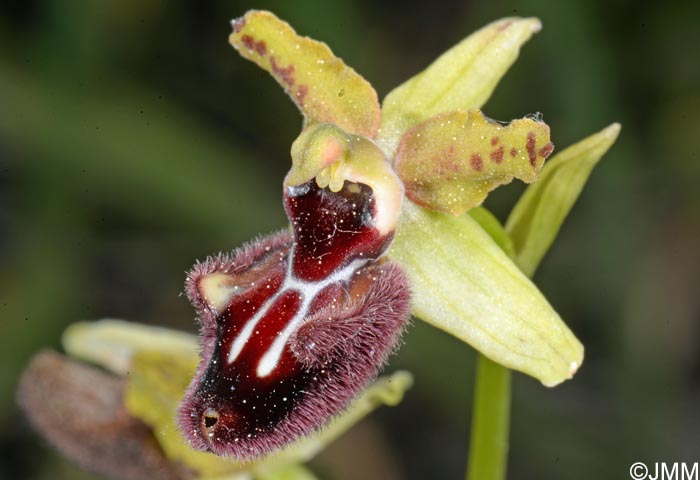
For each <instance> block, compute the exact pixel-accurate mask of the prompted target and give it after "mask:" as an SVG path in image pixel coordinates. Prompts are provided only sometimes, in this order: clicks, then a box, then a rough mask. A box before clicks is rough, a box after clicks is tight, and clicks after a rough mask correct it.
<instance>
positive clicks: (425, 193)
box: [394, 110, 554, 215]
mask: <svg viewBox="0 0 700 480" xmlns="http://www.w3.org/2000/svg"><path fill="white" fill-rule="evenodd" d="M553 149H554V146H553V145H552V143H551V142H550V141H549V127H548V126H547V125H546V124H545V123H543V122H541V121H539V120H537V119H535V118H530V117H526V118H522V119H518V120H513V121H512V122H511V123H509V124H508V125H502V124H500V123H498V122H496V121H493V120H491V119H489V118H487V117H486V116H484V114H483V113H481V111H480V110H470V111H469V112H466V111H461V110H459V111H453V112H448V113H442V114H439V115H436V116H434V117H431V118H429V119H428V120H425V121H423V122H421V123H419V124H418V125H416V126H414V127H411V128H410V129H409V130H408V131H407V132H406V133H405V134H404V136H403V137H402V138H401V143H400V144H399V147H398V150H397V152H396V158H395V160H394V168H395V169H396V172H397V173H398V175H399V177H400V178H401V180H403V182H404V185H405V187H406V196H407V197H408V198H410V199H411V200H413V201H414V202H415V203H417V204H419V205H421V206H422V207H425V208H428V209H430V210H438V211H440V212H444V213H450V214H452V215H461V214H462V213H464V212H466V211H467V210H469V209H470V208H473V207H476V206H478V205H480V204H481V203H482V202H483V201H484V200H485V199H486V196H487V195H488V193H489V192H490V191H491V190H493V189H494V188H496V187H497V186H499V185H503V184H506V183H509V182H511V181H512V180H513V178H514V177H515V178H518V179H520V180H522V181H524V182H526V183H531V182H534V181H535V180H536V179H537V174H538V173H539V171H540V169H541V168H542V165H543V163H544V160H545V159H546V158H547V156H549V154H550V153H552V150H553Z"/></svg>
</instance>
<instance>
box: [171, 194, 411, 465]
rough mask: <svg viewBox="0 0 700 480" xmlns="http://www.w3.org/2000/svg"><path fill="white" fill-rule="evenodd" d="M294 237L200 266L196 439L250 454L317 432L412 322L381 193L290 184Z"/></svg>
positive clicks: (188, 403)
mask: <svg viewBox="0 0 700 480" xmlns="http://www.w3.org/2000/svg"><path fill="white" fill-rule="evenodd" d="M285 207H286V210H287V215H288V216H289V219H290V221H291V223H292V228H293V234H289V233H286V232H282V233H278V234H275V235H271V236H268V237H264V238H261V239H259V240H256V241H255V242H253V243H252V244H251V245H249V246H247V247H244V248H242V249H239V250H237V251H236V252H234V253H233V254H232V255H231V256H226V255H222V256H219V257H216V258H210V259H208V260H207V261H205V262H204V263H199V264H197V265H195V267H194V269H193V270H192V271H191V272H190V274H189V275H188V279H187V294H188V296H189V298H190V300H191V301H192V303H193V304H194V306H195V308H196V309H197V311H198V313H199V318H200V323H201V325H202V336H201V342H202V347H203V351H202V360H201V363H200V366H199V368H198V370H197V375H196V376H195V378H194V380H193V381H192V383H191V385H190V387H189V389H188V391H187V394H186V396H185V399H184V401H183V403H182V405H181V408H180V425H181V428H182V429H183V431H184V433H185V435H186V436H187V438H189V440H190V442H191V444H192V445H193V446H194V447H196V448H199V449H202V450H208V451H211V452H214V453H216V454H219V455H231V456H234V457H237V458H239V459H250V458H254V457H257V456H260V455H264V454H267V453H269V452H271V451H272V450H274V449H276V448H279V447H281V446H284V445H286V444H287V443H289V442H291V441H292V440H294V439H296V438H298V437H300V436H302V435H305V434H308V433H311V432H313V431H314V430H315V429H317V428H318V427H320V426H321V425H323V424H324V423H325V422H327V421H328V420H329V419H330V418H331V417H332V416H333V415H335V414H337V413H339V411H340V410H341V409H343V408H345V407H346V406H347V404H348V402H349V401H350V400H352V398H353V397H354V395H355V394H356V393H357V392H358V391H359V390H361V389H362V388H364V387H365V386H366V385H367V384H368V383H369V382H370V381H371V380H372V379H373V378H374V376H375V375H376V374H377V370H378V369H379V368H380V367H381V366H382V365H383V364H384V363H385V362H386V359H387V357H388V355H389V354H390V353H391V351H392V350H393V349H394V348H395V346H396V344H397V342H398V340H399V337H400V335H401V332H402V330H403V328H404V326H405V325H406V323H407V321H408V318H409V313H410V308H409V296H410V294H409V287H408V281H407V278H406V276H405V274H404V273H403V271H402V270H401V269H400V267H398V266H397V265H395V264H392V263H390V262H386V261H383V260H380V256H381V255H382V254H383V253H384V251H385V250H386V248H387V247H388V245H389V243H390V241H391V236H392V234H391V233H389V234H387V235H380V233H379V232H378V230H377V229H376V228H375V227H374V218H375V216H376V209H377V206H376V205H375V198H374V196H373V193H372V189H371V188H369V187H368V186H366V185H363V184H359V183H350V182H345V185H344V187H343V188H342V189H341V190H340V191H339V192H337V193H334V192H331V191H330V190H328V189H325V188H324V189H322V188H319V187H318V186H317V185H316V182H315V181H313V180H312V181H310V182H307V183H305V184H303V185H299V186H295V187H288V188H287V191H286V192H285Z"/></svg>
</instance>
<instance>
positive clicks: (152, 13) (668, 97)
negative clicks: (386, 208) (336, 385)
mask: <svg viewBox="0 0 700 480" xmlns="http://www.w3.org/2000/svg"><path fill="white" fill-rule="evenodd" d="M699 5H700V3H699V2H691V1H681V0H670V1H666V2H648V3H641V2H622V1H615V0H595V1H589V0H576V1H567V2H545V1H543V0H531V1H517V0H498V1H491V2H475V1H463V2H424V1H417V0H405V1H404V2H402V3H401V4H400V5H399V6H396V4H395V3H379V2H376V1H370V0H362V1H349V0H342V1H335V2H328V1H315V2H311V1H303V2H302V1H295V2H288V1H282V0H278V1H260V2H246V1H238V0H228V1H210V2H195V1H187V2H165V1H163V0H141V1H138V2H136V1H127V2H125V1H117V0H109V1H108V0H104V1H78V0H44V1H22V0H14V1H4V2H3V3H2V5H1V6H0V261H1V263H2V268H0V339H2V340H1V342H2V344H1V345H2V348H0V478H2V479H74V478H75V479H88V478H94V477H92V476H90V475H88V474H85V473H81V472H80V471H79V470H78V469H77V468H76V467H74V466H72V465H71V464H70V463H69V462H67V461H66V460H64V459H62V458H61V457H60V456H58V455H57V454H55V453H54V452H53V450H52V449H51V448H50V447H48V446H47V445H46V443H45V442H44V441H43V440H41V439H40V438H39V437H38V436H37V435H35V434H34V433H33V432H32V431H31V430H30V429H29V427H28V425H27V423H26V422H25V421H24V420H23V418H22V417H21V415H20V414H19V412H18V409H17V407H16V406H15V402H14V388H15V385H16V381H17V378H18V375H19V372H20V371H21V369H22V367H23V365H25V364H26V362H27V361H28V359H29V358H30V356H31V355H32V354H33V353H34V352H36V351H37V350H39V349H40V348H43V347H54V348H59V343H58V342H59V337H60V334H61V332H62V330H63V329H64V327H65V326H66V325H67V324H69V323H71V322H74V321H76V320H84V319H96V318H101V317H107V316H109V317H118V318H125V319H130V320H134V321H139V322H146V323H154V324H160V325H168V326H173V327H177V328H181V329H185V330H189V331H194V330H195V326H194V323H193V312H192V310H191V308H190V306H189V305H188V304H187V302H186V300H185V299H184V298H183V297H182V296H180V292H181V291H182V284H183V280H184V272H185V271H186V270H187V269H188V268H189V266H190V265H191V264H192V263H193V261H194V259H196V258H203V257H205V256H206V255H208V254H210V253H213V252H217V251H220V250H228V249H231V248H233V247H235V246H238V245H240V244H241V243H242V242H244V241H246V240H248V239H250V238H251V237H253V236H255V235H257V234H259V233H265V232H270V231H272V230H275V229H278V228H280V227H282V226H283V225H284V224H285V217H284V215H283V211H282V207H281V203H280V195H281V187H280V184H281V179H282V178H283V176H284V174H285V172H286V169H287V168H288V165H289V147H290V144H291V142H292V140H293V139H294V138H295V137H296V135H297V134H298V132H299V128H300V125H301V118H300V115H299V113H298V112H297V110H296V108H295V107H294V105H293V104H292V103H291V102H290V101H289V100H288V99H287V98H286V96H285V94H284V93H283V91H282V90H281V89H280V88H279V87H278V86H277V85H276V84H275V83H274V81H273V80H272V79H271V78H269V76H268V75H267V74H266V73H264V72H262V71H260V70H259V69H258V68H257V67H255V66H254V65H253V64H251V63H249V62H247V61H245V60H243V59H241V58H239V57H238V55H237V54H236V53H235V52H234V51H233V49H232V48H231V47H230V46H229V45H228V43H227V36H228V33H229V30H230V26H229V24H228V20H229V19H230V18H233V17H236V16H239V15H242V14H243V13H244V12H245V11H246V10H247V9H249V8H266V9H270V10H273V11H275V12H276V13H277V14H278V15H279V16H281V17H282V18H284V19H286V20H288V21H289V22H290V23H291V24H292V25H293V26H294V27H295V28H296V29H297V30H298V31H299V32H300V33H302V34H306V35H309V36H312V37H314V38H317V39H320V40H324V41H326V42H327V43H328V44H329V45H330V46H331V47H332V48H333V50H334V52H335V53H336V54H338V55H339V56H341V57H343V58H344V59H345V60H346V62H347V63H348V64H349V65H351V66H353V67H354V68H355V69H356V70H358V71H359V72H360V73H361V74H362V75H364V76H365V77H366V78H367V79H368V80H369V81H370V82H372V83H373V84H374V86H375V87H376V89H377V91H378V93H379V95H380V98H381V97H383V96H384V95H385V94H386V93H387V92H389V91H390V89H391V88H392V87H393V86H395V85H397V84H399V83H400V82H402V81H403V80H405V79H407V78H408V77H409V76H410V75H413V74H415V73H417V72H418V71H420V70H421V69H422V68H423V67H424V66H425V65H427V63H429V62H430V61H431V60H432V59H433V58H435V57H436V56H437V55H438V54H439V53H441V52H442V51H444V50H445V49H447V48H448V47H450V46H451V45H453V44H454V43H456V42H457V41H458V40H460V39H461V38H463V37H464V36H466V35H467V34H468V33H470V32H472V31H473V30H475V29H477V28H479V27H481V26H482V25H484V24H486V23H488V22H490V21H492V20H494V19H496V18H499V17H503V16H510V15H519V16H531V15H534V16H538V17H540V18H541V19H542V21H543V23H544V30H543V31H542V32H541V33H540V34H538V35H537V36H535V37H534V39H533V40H532V41H531V42H530V43H529V44H528V45H526V46H525V48H524V50H523V52H522V55H521V57H520V59H519V60H518V62H517V63H516V65H515V66H514V67H513V68H512V69H511V71H510V72H509V73H508V74H507V76H506V77H505V78H504V80H503V82H502V83H501V85H500V86H499V88H498V89H497V90H496V93H495V94H494V96H493V98H492V99H491V100H490V101H489V103H488V104H487V105H486V107H485V112H486V113H487V114H488V115H489V116H490V117H493V118H497V119H500V120H508V119H511V118H515V117H521V116H523V115H525V114H528V113H533V112H537V111H539V112H543V113H544V118H545V120H546V121H547V123H549V125H550V126H551V127H552V138H553V141H554V143H555V145H557V147H558V149H559V150H561V149H563V148H564V147H565V146H567V145H569V144H571V143H573V142H575V141H577V140H578V139H580V138H582V137H584V136H586V135H588V134H590V133H593V132H595V131H598V130H600V129H601V128H603V127H604V126H606V125H608V124H610V123H612V122H613V121H619V122H621V123H622V124H623V130H622V134H621V136H620V139H619V140H618V143H617V144H616V145H615V146H614V147H613V149H612V150H611V151H610V152H609V154H608V155H607V156H606V157H605V158H604V160H603V162H602V163H601V164H600V165H599V166H598V168H597V169H596V171H595V172H594V174H593V176H592V178H591V180H590V182H589V184H588V185H587V187H586V189H585V190H584V193H583V195H582V197H581V199H580V201H579V203H578V204H577V205H576V207H575V208H574V210H573V212H572V215H571V217H570V218H569V220H568V221H567V223H566V224H565V225H564V228H563V230H562V232H561V235H560V237H559V239H558V240H557V242H556V243H555V245H554V247H553V249H552V250H551V252H550V254H549V255H548V257H547V258H546V259H545V261H544V263H543V265H542V267H541V268H540V270H539V272H538V274H537V275H536V277H535V281H536V282H537V283H538V284H539V285H540V286H541V288H542V290H543V291H544V292H545V294H546V295H547V296H548V298H549V299H550V301H551V302H552V304H553V305H554V306H555V307H556V308H557V309H558V311H559V312H560V313H561V315H562V317H563V318H564V319H565V320H566V321H567V322H568V323H569V325H570V326H571V328H572V329H573V330H574V332H576V333H577V335H578V336H579V338H580V339H581V340H582V341H583V343H584V345H585V346H586V349H587V352H586V361H585V362H584V365H583V368H582V369H581V371H580V373H579V374H578V375H577V376H576V377H575V378H574V380H573V381H570V382H567V383H565V384H564V385H562V386H560V387H557V388H555V389H546V388H544V387H542V386H541V385H539V384H538V383H537V382H536V381H534V380H532V379H530V378H526V377H525V376H523V375H519V374H518V375H515V377H514V379H515V381H514V400H513V418H512V443H511V454H510V469H509V472H510V475H509V478H511V479H532V478H538V479H561V478H567V479H591V478H598V479H621V478H628V473H627V472H628V468H629V466H630V464H631V463H633V462H635V461H644V462H654V461H667V462H674V461H694V462H697V461H700V409H699V408H698V406H699V405H700V348H699V343H700V295H698V288H699V286H700V248H699V246H700V188H698V185H697V182H698V180H700V158H699V157H698V153H699V152H700V150H699V147H698V146H699V143H700V121H699V120H698V112H700V60H699V59H700V52H699V51H698V50H699V48H698V46H699V45H700V7H699ZM521 191H522V186H521V185H511V186H508V187H506V188H502V189H500V190H499V191H498V192H497V193H496V194H495V195H493V196H492V197H491V198H490V199H489V201H488V203H487V206H489V207H490V208H491V209H492V210H493V211H494V212H495V213H496V214H497V215H498V216H499V218H501V219H502V220H503V219H505V217H506V216H507V213H508V211H509V209H510V207H511V206H512V204H513V202H514V201H515V199H516V198H517V196H518V195H519V194H520V192H521ZM405 340H406V342H405V346H404V347H403V348H402V350H401V351H400V353H399V354H398V355H397V356H395V357H394V358H393V360H392V363H391V365H390V367H389V369H392V370H393V369H396V368H408V369H410V370H412V371H413V372H414V373H415V375H416V380H417V381H416V385H415V387H414V389H413V390H412V391H411V392H410V393H409V395H408V398H407V399H406V400H405V402H404V403H403V404H401V405H400V406H399V407H397V408H394V409H388V408H385V409H383V410H381V411H380V412H377V413H375V414H374V415H372V417H371V418H370V419H369V420H367V421H365V422H363V423H362V424H361V425H360V426H358V427H357V428H356V429H354V430H353V431H352V432H350V433H349V434H348V435H346V436H345V437H344V438H343V439H341V440H339V442H338V443H336V444H335V445H334V446H333V447H332V448H330V449H328V450H327V451H326V452H325V453H324V454H323V455H321V456H320V457H319V458H318V459H317V460H316V461H314V463H313V464H312V467H313V468H314V469H315V470H316V471H317V472H318V473H319V475H320V476H321V477H322V478H325V479H359V478H362V479H400V478H405V479H425V478H437V479H442V478H444V479H454V478H462V477H463V471H464V463H465V456H466V451H467V439H468V425H469V416H470V410H471V395H472V388H473V367H474V358H475V355H474V352H473V350H472V349H471V348H470V347H468V346H466V345H464V344H461V343H459V342H458V341H456V340H454V339H453V338H451V337H449V336H447V335H445V334H443V333H441V332H439V331H436V330H434V329H432V328H430V327H428V326H426V325H423V324H422V323H420V322H415V324H414V326H413V328H412V329H411V330H410V333H409V334H408V335H407V336H406V339H405Z"/></svg>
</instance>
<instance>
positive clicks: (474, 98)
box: [377, 18, 542, 158]
mask: <svg viewBox="0 0 700 480" xmlns="http://www.w3.org/2000/svg"><path fill="white" fill-rule="evenodd" d="M541 28H542V25H541V23H540V21H539V20H538V19H536V18H525V19H522V18H504V19H501V20H498V21H496V22H493V23H491V24H489V25H486V26H485V27H484V28H482V29H481V30H479V31H477V32H475V33H473V34H472V35H470V36H469V37H467V38H465V39H464V40H462V41H461V42H460V43H458V44H457V45H455V46H454V47H452V48H451V49H450V50H448V51H447V52H445V53H444V54H442V55H441V56H440V57H439V58H438V59H437V60H435V61H434V62H433V63H432V64H431V65H430V66H429V67H428V68H427V69H425V70H423V71H422V72H421V73H419V74H418V75H416V76H414V77H413V78H411V79H410V80H408V81H407V82H405V83H403V84H401V85H400V86H398V87H397V88H395V89H394V90H392V91H391V93H389V95H387V96H386V98H385V99H384V102H383V103H382V126H381V130H380V132H379V135H378V136H377V143H378V144H379V146H380V147H382V150H384V152H385V153H386V154H387V156H388V157H389V158H392V157H393V154H394V152H395V150H396V147H397V145H398V143H399V139H400V138H401V136H402V135H403V133H404V132H405V131H406V130H408V129H409V128H411V127H412V126H414V125H416V124H418V123H420V122H422V121H424V120H426V119H428V118H430V117H433V116H435V115H437V114H439V113H444V112H450V111H452V110H457V109H459V110H471V109H473V108H480V107H481V106H482V105H483V104H484V103H485V102H486V100H488V98H489V97H490V96H491V93H492V92H493V90H494V88H496V84H498V81H499V80H500V79H501V77H502V76H503V75H504V74H505V72H506V71H507V70H508V68H509V67H510V66H511V65H512V64H513V62H514V61H515V59H516V58H518V53H519V51H520V46H521V45H522V44H523V43H525V42H526V41H527V40H528V39H529V38H530V37H531V36H532V34H533V33H536V32H539V31H540V29H541Z"/></svg>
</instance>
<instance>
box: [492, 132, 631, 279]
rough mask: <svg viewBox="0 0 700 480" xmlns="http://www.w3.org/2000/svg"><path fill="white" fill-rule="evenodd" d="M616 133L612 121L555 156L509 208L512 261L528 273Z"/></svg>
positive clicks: (554, 234)
mask: <svg viewBox="0 0 700 480" xmlns="http://www.w3.org/2000/svg"><path fill="white" fill-rule="evenodd" d="M619 133H620V125H619V124H618V123H614V124H612V125H610V126H609V127H607V128H606V129H604V130H602V131H600V132H598V133H596V134H594V135H591V136H590V137H588V138H585V139H584V140H581V141H580V142H578V143H576V144H575V145H572V146H571V147H569V148H567V149H566V150H564V151H563V152H561V153H559V154H557V155H555V156H554V157H553V158H552V160H550V161H549V162H548V163H547V165H546V166H545V167H544V168H543V169H542V172H541V173H540V179H539V181H538V182H536V183H534V184H533V185H530V186H529V187H528V188H527V190H525V193H524V194H523V195H522V197H521V198H520V200H519V201H518V203H517V204H516V205H515V207H514V208H513V211H512V212H511V214H510V216H509V217H508V221H507V222H506V230H507V232H508V233H509V235H510V237H511V238H512V239H513V244H514V246H515V250H516V252H517V253H516V257H515V258H516V263H517V264H518V265H519V266H520V268H521V270H522V271H523V272H525V274H526V275H528V276H532V274H533V273H534V271H535V269H536V268H537V265H539V263H540V260H542V257H543V256H544V254H545V253H546V252H547V250H548V249H549V247H550V245H551V244H552V242H553V241H554V238H555V237H556V235H557V233H558V232H559V228H560V227H561V224H562V222H563V221H564V219H565V218H566V216H567V215H568V213H569V211H570V210H571V207H572V206H573V204H574V203H575V202H576V199H577V198H578V196H579V194H580V193H581V190H582V189H583V186H584V184H585V183H586V181H587V180H588V176H589V175H590V173H591V171H592V170H593V167H595V165H596V164H597V163H598V161H599V160H600V158H601V157H602V156H603V155H604V154H605V152H607V151H608V149H609V148H610V146H611V145H612V144H613V143H614V142H615V139H616V138H617V136H618V134H619Z"/></svg>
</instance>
